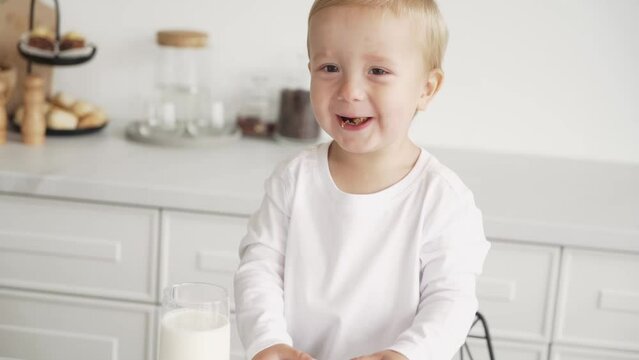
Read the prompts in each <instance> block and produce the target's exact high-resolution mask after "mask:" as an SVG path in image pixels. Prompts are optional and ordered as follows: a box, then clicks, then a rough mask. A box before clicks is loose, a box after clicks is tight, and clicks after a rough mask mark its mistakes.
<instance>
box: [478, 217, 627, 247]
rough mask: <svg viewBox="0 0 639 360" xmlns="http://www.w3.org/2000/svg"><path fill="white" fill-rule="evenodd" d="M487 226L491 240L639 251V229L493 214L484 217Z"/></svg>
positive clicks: (486, 230) (487, 234) (486, 229)
mask: <svg viewBox="0 0 639 360" xmlns="http://www.w3.org/2000/svg"><path fill="white" fill-rule="evenodd" d="M484 226H485V228H484V230H485V232H486V237H488V238H489V239H495V240H517V241H524V242H531V243H538V244H548V245H560V246H570V247H582V248H589V249H602V250H619V251H632V252H637V253H639V230H637V231H633V230H619V229H612V228H601V227H588V226H581V225H570V224H553V223H541V222H536V221H531V220H514V219H503V218H490V217H487V218H484Z"/></svg>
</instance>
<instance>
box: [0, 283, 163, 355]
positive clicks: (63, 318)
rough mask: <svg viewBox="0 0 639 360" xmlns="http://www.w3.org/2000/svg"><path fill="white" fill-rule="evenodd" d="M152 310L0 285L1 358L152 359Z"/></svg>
mask: <svg viewBox="0 0 639 360" xmlns="http://www.w3.org/2000/svg"><path fill="white" fill-rule="evenodd" d="M154 318H155V317H154V309H153V306H151V305H130V304H125V303H120V302H116V301H98V300H79V299H74V298H72V297H67V296H52V295H38V294H36V293H27V292H22V291H10V290H0V358H10V359H29V360H51V359H65V360H86V359H92V360H116V359H117V360H128V359H130V360H154V359H153V351H152V349H153V342H154V335H153V334H154V333H155V331H154V327H155V321H154Z"/></svg>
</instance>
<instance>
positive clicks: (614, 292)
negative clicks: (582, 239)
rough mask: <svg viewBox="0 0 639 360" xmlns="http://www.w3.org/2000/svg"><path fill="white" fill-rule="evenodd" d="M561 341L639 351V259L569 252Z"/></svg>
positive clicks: (559, 330)
mask: <svg viewBox="0 0 639 360" xmlns="http://www.w3.org/2000/svg"><path fill="white" fill-rule="evenodd" d="M557 311H558V313H557V331H556V335H555V338H556V341H557V342H558V343H560V344H568V345H585V346H596V347H602V348H610V349H620V350H631V351H639V255H637V254H625V253H613V252H602V251H590V250H578V249H569V250H566V251H565V253H564V258H563V261H562V279H561V290H560V293H559V300H558V309H557Z"/></svg>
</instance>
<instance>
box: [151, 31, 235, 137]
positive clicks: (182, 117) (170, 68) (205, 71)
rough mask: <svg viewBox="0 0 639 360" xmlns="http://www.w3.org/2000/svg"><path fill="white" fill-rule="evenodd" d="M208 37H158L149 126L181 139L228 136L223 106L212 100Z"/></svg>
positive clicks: (171, 34)
mask: <svg viewBox="0 0 639 360" xmlns="http://www.w3.org/2000/svg"><path fill="white" fill-rule="evenodd" d="M207 42H208V35H207V34H206V33H205V32H200V31H186V30H162V31H158V33H157V43H158V45H159V58H158V64H157V71H156V81H155V96H154V99H153V101H152V106H151V111H150V113H149V123H150V125H152V126H157V127H158V128H161V129H163V130H166V131H171V132H175V133H176V134H179V135H184V134H186V135H193V136H196V135H216V134H224V133H225V132H228V131H229V130H230V129H229V124H228V122H227V121H225V120H224V111H223V107H222V103H220V102H218V101H215V100H214V99H213V98H212V94H211V86H212V74H211V71H210V66H211V53H210V50H209V48H208V46H207Z"/></svg>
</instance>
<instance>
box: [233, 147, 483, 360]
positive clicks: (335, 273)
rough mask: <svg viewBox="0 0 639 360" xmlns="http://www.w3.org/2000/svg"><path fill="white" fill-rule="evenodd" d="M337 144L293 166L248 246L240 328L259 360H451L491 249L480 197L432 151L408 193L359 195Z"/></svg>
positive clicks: (272, 184) (258, 218) (405, 188)
mask: <svg viewBox="0 0 639 360" xmlns="http://www.w3.org/2000/svg"><path fill="white" fill-rule="evenodd" d="M328 147H329V144H328V143H325V144H321V145H317V146H314V147H312V148H310V149H308V150H305V151H303V152H302V153H301V154H299V155H298V156H296V157H295V158H293V159H292V160H290V161H287V162H285V163H282V164H281V165H280V166H279V167H278V168H277V169H276V170H275V171H274V173H273V174H272V175H271V177H269V179H268V180H267V181H266V186H265V196H264V199H263V202H262V205H261V207H260V208H259V210H257V212H256V213H254V214H253V216H252V217H251V219H250V221H249V225H248V232H247V234H246V236H245V237H244V238H243V240H242V242H241V244H240V249H239V252H240V258H241V262H240V265H239V267H238V269H237V272H236V274H235V282H234V287H235V304H236V307H235V309H236V317H237V325H238V331H239V335H240V338H241V340H242V343H243V344H244V347H245V349H246V354H247V358H248V359H252V358H253V357H254V356H255V354H257V353H258V352H259V351H261V350H263V349H265V348H267V347H269V346H271V345H274V344H278V343H284V344H288V345H291V346H293V347H295V348H297V349H299V350H302V351H305V352H307V353H309V354H310V355H311V356H313V357H314V358H316V359H318V360H345V359H351V358H353V357H355V356H361V355H367V354H370V353H374V352H377V351H382V350H384V349H392V350H395V351H397V352H399V353H401V354H403V355H404V356H406V357H407V358H408V359H410V360H450V359H451V358H452V357H453V356H454V354H455V352H456V351H457V350H458V349H459V347H460V346H461V345H462V343H463V342H464V340H465V338H466V335H467V333H468V330H469V328H470V325H471V323H472V321H473V319H474V314H475V311H476V310H477V307H478V304H477V299H476V296H475V279H476V277H477V275H478V274H479V273H480V272H481V269H482V265H483V261H484V258H485V256H486V253H487V251H488V249H489V247H490V245H489V243H488V242H487V241H486V238H485V236H484V230H483V226H482V216H481V212H480V210H479V209H478V208H477V207H476V206H475V203H474V200H473V195H472V193H471V192H470V190H468V188H467V187H466V186H465V185H464V184H463V183H462V182H461V180H460V179H459V178H458V177H457V176H456V175H455V174H454V173H453V172H452V171H451V170H450V169H448V168H446V167H445V166H444V165H442V164H441V163H440V162H439V161H438V160H437V159H436V158H435V157H433V156H432V155H431V154H429V153H428V152H427V151H426V150H425V149H423V148H422V149H421V153H420V156H419V158H418V160H417V162H416V164H415V165H414V167H413V169H412V170H411V171H410V172H409V173H408V174H407V175H406V176H405V177H404V178H402V179H401V180H400V181H399V182H397V183H395V184H394V185H392V186H390V187H389V188H386V189H384V190H382V191H379V192H376V193H373V194H364V195H362V194H348V193H345V192H343V191H341V190H340V189H339V188H338V187H337V186H336V185H335V183H334V182H333V180H332V178H331V175H330V171H329V168H328V158H327V155H328Z"/></svg>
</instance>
